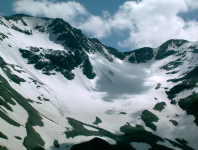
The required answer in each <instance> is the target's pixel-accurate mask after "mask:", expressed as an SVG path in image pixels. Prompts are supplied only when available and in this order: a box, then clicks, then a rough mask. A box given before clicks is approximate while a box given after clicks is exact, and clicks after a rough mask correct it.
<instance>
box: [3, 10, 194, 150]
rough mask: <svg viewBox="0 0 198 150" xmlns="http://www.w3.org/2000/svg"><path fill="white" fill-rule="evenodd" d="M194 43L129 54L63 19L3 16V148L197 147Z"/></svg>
mask: <svg viewBox="0 0 198 150" xmlns="http://www.w3.org/2000/svg"><path fill="white" fill-rule="evenodd" d="M197 49H198V42H188V41H185V40H169V41H167V42H165V43H164V44H162V45H161V46H160V47H159V48H141V49H138V50H135V51H131V52H124V53H122V52H119V51H118V50H116V49H114V48H111V47H107V46H105V45H103V44H102V43H101V42H100V41H98V40H97V39H90V38H88V37H86V36H85V35H84V34H83V33H82V32H81V31H80V30H78V29H75V28H73V27H71V26H70V25H69V24H68V23H66V22H65V21H64V20H62V19H49V18H36V17H32V16H27V15H22V14H19V15H13V16H10V17H1V18H0V83H1V84H0V88H1V92H0V122H1V123H0V145H1V146H0V148H2V149H3V147H4V149H16V148H17V149H78V148H83V146H85V147H86V146H87V145H92V143H93V145H95V143H98V144H99V145H100V143H104V145H106V148H108V149H149V148H151V149H196V148H197V147H198V141H197V139H198V131H197V119H198V118H197V117H198V115H197V113H198V111H197V110H198V109H197V105H196V104H197V92H198V89H197V65H198V59H197V58H198V52H197ZM193 121H194V122H193ZM95 137H97V138H100V139H97V138H95ZM93 138H95V139H93ZM91 139H93V140H91ZM102 139H103V140H105V141H107V142H108V143H109V144H108V143H106V142H105V141H103V140H102ZM87 141H89V142H87ZM83 142H85V143H83ZM80 143H81V144H80ZM76 144H77V145H76ZM110 144H111V145H110ZM73 145H75V146H73ZM93 145H92V146H93ZM96 145H97V144H96ZM86 148H87V147H86Z"/></svg>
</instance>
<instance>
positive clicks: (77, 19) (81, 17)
mask: <svg viewBox="0 0 198 150" xmlns="http://www.w3.org/2000/svg"><path fill="white" fill-rule="evenodd" d="M13 9H14V11H15V12H17V13H26V14H30V15H33V16H45V17H50V18H63V19H64V20H65V21H67V22H69V23H70V24H71V25H72V26H74V27H76V28H79V29H81V30H82V31H83V32H85V33H87V34H89V35H90V36H91V37H95V38H99V39H101V38H107V37H108V36H110V35H111V34H112V33H117V35H118V36H119V33H122V32H127V33H128V34H129V36H128V37H127V38H126V39H123V41H118V43H117V44H118V45H119V46H122V47H135V48H140V47H146V46H148V47H158V46H159V45H160V44H162V43H164V42H165V41H167V40H169V39H186V40H189V41H198V34H197V31H198V21H197V20H188V21H185V20H184V19H182V17H181V16H180V15H179V14H181V13H187V12H189V11H192V10H195V9H198V1H195V0H174V1H173V0H160V1H159V0H142V1H138V2H136V1H126V2H125V3H123V4H122V5H121V6H119V9H118V10H117V12H116V13H114V14H110V13H109V12H108V10H104V11H102V12H101V16H96V15H93V14H91V13H90V12H88V10H86V8H85V7H84V6H83V5H82V4H80V3H78V2H75V1H68V2H56V1H54V0H53V1H50V0H17V1H15V2H14V4H13Z"/></svg>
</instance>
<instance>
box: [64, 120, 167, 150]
mask: <svg viewBox="0 0 198 150" xmlns="http://www.w3.org/2000/svg"><path fill="white" fill-rule="evenodd" d="M67 120H68V123H69V124H70V125H71V126H72V127H73V128H72V130H70V129H68V130H67V131H66V132H65V134H66V136H67V138H70V137H71V138H73V137H76V136H79V135H82V136H100V137H109V138H111V139H113V140H115V141H116V145H112V146H113V148H115V149H116V150H120V149H123V150H125V149H126V150H134V148H133V147H132V146H131V145H130V143H131V142H141V143H147V144H150V145H151V147H153V149H156V147H163V146H161V145H159V144H157V142H158V141H161V142H163V141H164V140H163V138H161V137H159V136H156V135H154V134H153V133H151V132H148V131H146V130H145V129H144V127H143V126H141V125H136V126H135V127H132V126H130V124H129V123H127V124H126V125H124V126H122V127H121V128H120V131H121V132H123V133H124V134H121V135H116V134H113V133H111V132H109V131H107V130H104V129H102V128H99V127H96V126H92V125H89V124H85V123H82V122H80V121H77V120H75V119H73V118H67ZM83 125H86V126H89V127H92V128H95V129H97V130H98V131H90V130H87V129H86V128H84V126H83ZM88 143H89V142H88ZM91 143H92V142H90V143H89V144H91ZM76 148H81V146H79V147H78V146H74V147H73V150H75V149H76ZM92 148H93V147H92ZM164 148H165V149H169V148H167V147H165V146H164Z"/></svg>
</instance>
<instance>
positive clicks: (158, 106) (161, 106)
mask: <svg viewBox="0 0 198 150" xmlns="http://www.w3.org/2000/svg"><path fill="white" fill-rule="evenodd" d="M165 106H166V103H165V102H160V103H157V104H156V105H155V107H154V108H153V109H154V110H158V111H162V110H163V109H164V108H165Z"/></svg>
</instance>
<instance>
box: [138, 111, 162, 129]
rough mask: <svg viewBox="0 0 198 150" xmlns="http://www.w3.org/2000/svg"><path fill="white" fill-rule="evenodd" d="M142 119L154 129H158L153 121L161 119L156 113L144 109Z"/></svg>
mask: <svg viewBox="0 0 198 150" xmlns="http://www.w3.org/2000/svg"><path fill="white" fill-rule="evenodd" d="M141 119H142V120H143V121H144V123H145V125H146V126H147V127H149V128H151V129H152V130H154V131H156V130H157V126H156V125H155V124H153V123H152V122H158V120H159V119H158V117H157V116H156V115H155V114H153V113H152V112H150V111H148V110H144V111H143V112H142V116H141Z"/></svg>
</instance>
